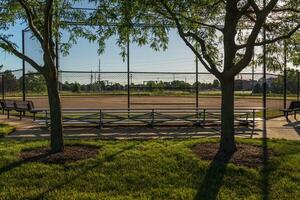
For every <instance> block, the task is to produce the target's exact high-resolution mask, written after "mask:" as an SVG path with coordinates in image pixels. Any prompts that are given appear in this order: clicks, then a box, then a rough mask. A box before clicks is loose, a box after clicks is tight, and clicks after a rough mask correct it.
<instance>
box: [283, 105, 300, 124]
mask: <svg viewBox="0 0 300 200" xmlns="http://www.w3.org/2000/svg"><path fill="white" fill-rule="evenodd" d="M281 111H283V114H284V116H285V118H286V119H287V120H288V116H289V114H290V113H294V118H295V119H296V116H297V113H298V112H299V111H300V101H292V102H291V103H290V106H289V108H287V109H283V110H281Z"/></svg>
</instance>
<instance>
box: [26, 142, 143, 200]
mask: <svg viewBox="0 0 300 200" xmlns="http://www.w3.org/2000/svg"><path fill="white" fill-rule="evenodd" d="M136 145H137V144H132V145H130V146H127V147H125V148H123V149H121V150H119V151H117V152H115V153H112V154H110V155H107V156H105V157H104V158H103V159H101V160H97V161H96V162H94V163H93V164H92V165H89V166H87V167H84V168H83V169H82V170H80V172H78V173H77V174H76V175H74V176H71V177H68V178H66V179H65V180H64V181H62V182H58V183H57V184H56V185H54V186H52V187H51V186H50V187H49V189H47V190H45V191H43V192H42V193H40V194H38V195H37V196H34V197H26V199H29V200H39V199H44V198H45V196H46V195H47V194H48V193H49V192H51V191H54V190H57V189H62V188H63V187H66V186H68V185H70V184H72V182H73V181H75V180H77V179H79V178H81V177H82V176H84V175H86V173H87V172H89V171H91V170H93V169H95V168H97V167H99V166H101V165H102V164H103V163H105V162H110V161H113V159H114V158H115V157H117V156H118V155H120V154H122V153H124V152H126V151H129V150H131V149H133V148H134V147H135V146H136Z"/></svg>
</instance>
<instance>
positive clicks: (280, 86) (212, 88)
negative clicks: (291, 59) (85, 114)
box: [0, 70, 299, 114]
mask: <svg viewBox="0 0 300 200" xmlns="http://www.w3.org/2000/svg"><path fill="white" fill-rule="evenodd" d="M285 74H286V76H284V73H268V74H267V75H266V83H267V110H270V112H274V113H276V112H277V113H279V112H278V111H279V110H280V109H283V108H284V107H287V106H288V105H289V102H290V101H292V100H299V71H296V70H288V71H287V73H285ZM262 77H263V74H262V73H240V74H239V75H237V76H236V79H235V106H236V107H262V105H263V104H262V101H263V98H262V97H263V87H262V85H263V78H262ZM196 80H198V83H197V81H196ZM58 88H59V90H60V94H61V98H62V105H63V107H65V108H77V107H81V108H83V107H86V108H162V107H164V108H167V107H172V108H178V107H187V108H188V107H189V108H191V107H193V108H203V107H219V106H220V105H221V97H220V96H221V88H220V83H219V81H218V80H216V78H215V77H214V76H213V75H211V74H209V73H205V72H199V73H198V74H196V73H194V72H129V73H127V72H95V71H59V85H58ZM0 90H1V98H2V99H22V98H24V100H33V101H34V103H35V105H36V107H48V100H47V88H46V84H45V81H44V78H43V77H42V75H41V74H39V73H33V72H26V73H25V79H24V80H23V73H22V70H14V71H5V72H2V73H1V74H0ZM274 113H273V114H274Z"/></svg>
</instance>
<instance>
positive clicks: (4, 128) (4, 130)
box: [0, 123, 16, 137]
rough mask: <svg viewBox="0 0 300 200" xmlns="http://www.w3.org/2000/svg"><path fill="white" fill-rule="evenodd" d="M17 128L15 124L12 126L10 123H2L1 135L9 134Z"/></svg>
mask: <svg viewBox="0 0 300 200" xmlns="http://www.w3.org/2000/svg"><path fill="white" fill-rule="evenodd" d="M15 130H16V129H15V127H13V126H10V125H8V124H4V123H0V137H3V136H5V135H8V134H10V133H12V132H14V131H15Z"/></svg>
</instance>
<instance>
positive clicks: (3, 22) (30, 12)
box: [0, 0, 94, 152]
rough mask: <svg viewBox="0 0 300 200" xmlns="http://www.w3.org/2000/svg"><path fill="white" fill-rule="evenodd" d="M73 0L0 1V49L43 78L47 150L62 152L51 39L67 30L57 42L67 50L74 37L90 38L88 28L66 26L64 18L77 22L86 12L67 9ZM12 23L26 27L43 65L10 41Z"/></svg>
mask: <svg viewBox="0 0 300 200" xmlns="http://www.w3.org/2000/svg"><path fill="white" fill-rule="evenodd" d="M74 2H76V0H70V1H60V0H30V1H28V0H15V1H11V0H2V1H1V8H0V17H1V19H0V30H1V32H0V48H2V49H4V50H5V51H7V52H9V53H11V54H13V55H15V56H17V57H18V58H20V59H23V60H25V61H26V62H27V63H29V64H30V65H31V66H32V67H33V68H35V69H36V70H37V71H38V72H39V73H41V74H42V75H43V77H44V79H45V82H46V86H47V91H48V100H49V105H50V113H51V149H52V151H53V152H59V151H63V149H64V141H63V132H62V129H63V126H62V113H61V102H60V96H59V92H58V84H59V82H58V70H57V63H56V60H57V56H58V55H56V46H55V39H59V37H60V35H61V33H62V31H65V32H67V33H68V35H69V38H68V39H67V42H65V43H61V50H62V51H63V53H67V52H68V49H69V48H70V46H71V44H72V43H74V42H76V38H77V37H86V38H88V39H89V40H92V39H93V38H94V37H93V36H92V35H91V34H88V33H89V30H87V29H85V28H83V27H81V26H70V25H69V24H68V23H66V22H67V21H73V20H76V21H81V20H83V19H84V18H85V17H86V15H84V14H83V13H82V12H81V11H78V10H74V9H71V7H72V5H73V3H74ZM15 23H22V24H25V25H27V26H28V28H29V30H30V31H31V32H32V35H33V37H34V39H36V40H37V41H38V42H39V44H40V47H41V50H42V53H43V64H42V65H41V64H38V62H36V61H35V60H34V58H31V57H28V56H27V55H25V54H23V53H22V52H21V51H20V50H19V48H18V47H17V45H16V44H15V43H13V42H12V41H10V35H9V33H8V31H7V30H9V29H10V28H11V27H12V26H14V24H15Z"/></svg>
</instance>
